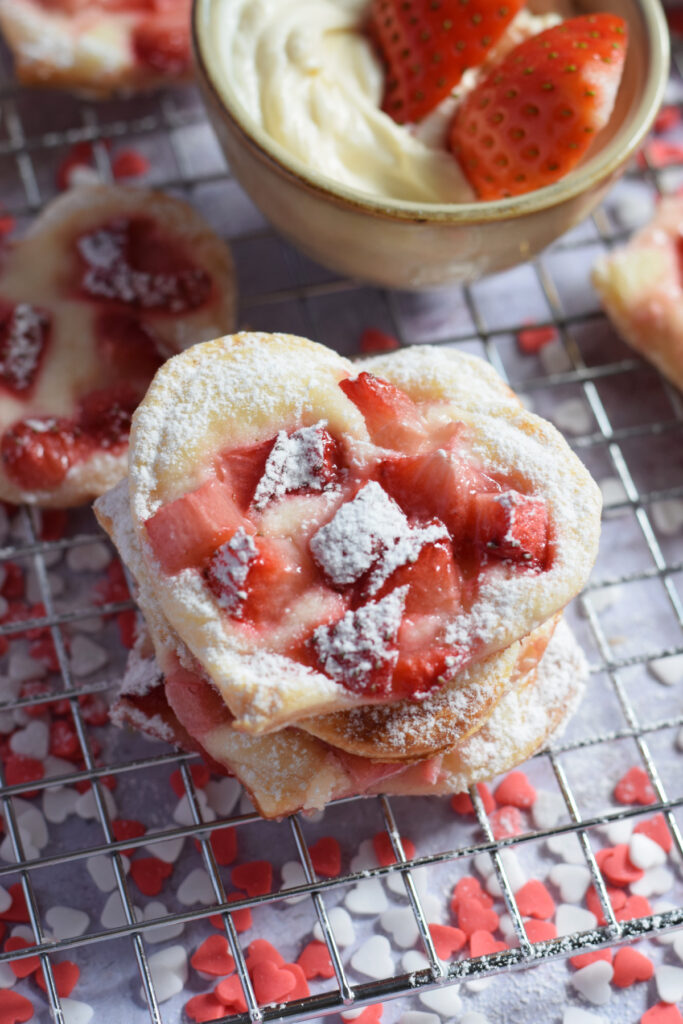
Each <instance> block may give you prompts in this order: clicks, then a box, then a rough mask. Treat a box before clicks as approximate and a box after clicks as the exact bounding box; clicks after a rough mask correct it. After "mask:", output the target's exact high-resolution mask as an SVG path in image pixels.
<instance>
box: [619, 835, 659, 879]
mask: <svg viewBox="0 0 683 1024" xmlns="http://www.w3.org/2000/svg"><path fill="white" fill-rule="evenodd" d="M628 859H629V860H630V861H631V863H632V864H633V865H634V866H635V867H637V868H642V869H643V871H647V870H648V869H649V868H656V867H659V866H660V864H664V863H665V861H666V853H665V851H664V850H663V849H662V847H661V846H660V845H659V843H656V842H655V841H654V839H650V837H649V836H646V835H643V833H642V832H634V833H633V835H632V836H631V838H630V840H629V844H628Z"/></svg>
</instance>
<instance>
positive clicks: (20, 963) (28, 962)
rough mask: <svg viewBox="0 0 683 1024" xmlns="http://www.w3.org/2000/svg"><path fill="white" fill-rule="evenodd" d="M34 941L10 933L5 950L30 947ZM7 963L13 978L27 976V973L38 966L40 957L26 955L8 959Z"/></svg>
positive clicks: (7, 951)
mask: <svg viewBox="0 0 683 1024" xmlns="http://www.w3.org/2000/svg"><path fill="white" fill-rule="evenodd" d="M32 946H35V942H29V941H28V940H27V939H22V937H21V936H20V935H11V936H10V937H9V939H8V940H7V942H6V943H5V952H6V953H13V952H14V950H15V949H30V948H31V947H32ZM9 965H10V967H11V968H12V973H13V974H14V976H15V978H28V976H29V974H33V972H34V971H37V970H39V968H40V957H38V956H27V957H24V959H23V960H10V961H9Z"/></svg>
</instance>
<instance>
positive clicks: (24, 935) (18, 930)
mask: <svg viewBox="0 0 683 1024" xmlns="http://www.w3.org/2000/svg"><path fill="white" fill-rule="evenodd" d="M17 935H18V936H19V938H20V939H24V940H25V941H26V942H31V943H35V941H36V937H35V935H34V934H33V929H32V928H31V926H30V925H28V924H15V925H14V927H13V928H12V937H13V938H14V937H15V936H17Z"/></svg>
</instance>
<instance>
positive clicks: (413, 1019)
mask: <svg viewBox="0 0 683 1024" xmlns="http://www.w3.org/2000/svg"><path fill="white" fill-rule="evenodd" d="M398 1024H441V1018H440V1017H437V1015H436V1014H435V1013H423V1012H422V1011H421V1010H407V1011H406V1012H405V1013H402V1014H401V1016H400V1017H399V1018H398Z"/></svg>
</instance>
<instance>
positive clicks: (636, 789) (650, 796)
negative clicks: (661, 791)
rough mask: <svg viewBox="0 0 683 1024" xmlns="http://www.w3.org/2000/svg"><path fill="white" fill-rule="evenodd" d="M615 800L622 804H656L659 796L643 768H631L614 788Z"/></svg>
mask: <svg viewBox="0 0 683 1024" xmlns="http://www.w3.org/2000/svg"><path fill="white" fill-rule="evenodd" d="M614 799H615V800H616V801H617V803H620V804H642V805H643V806H647V805H648V804H654V803H656V801H657V794H656V793H655V791H654V789H653V788H652V783H651V782H650V777H649V776H648V774H647V772H646V771H645V770H644V769H643V768H638V767H633V768H629V770H628V771H627V772H626V774H625V775H622V777H621V778H620V779H619V781H618V782H617V784H616V786H615V787H614Z"/></svg>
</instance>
